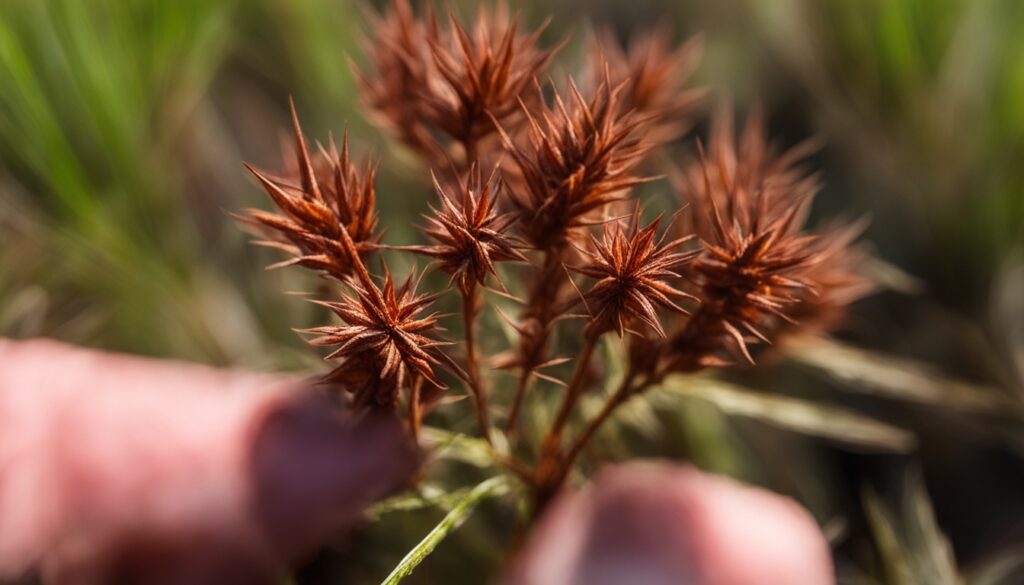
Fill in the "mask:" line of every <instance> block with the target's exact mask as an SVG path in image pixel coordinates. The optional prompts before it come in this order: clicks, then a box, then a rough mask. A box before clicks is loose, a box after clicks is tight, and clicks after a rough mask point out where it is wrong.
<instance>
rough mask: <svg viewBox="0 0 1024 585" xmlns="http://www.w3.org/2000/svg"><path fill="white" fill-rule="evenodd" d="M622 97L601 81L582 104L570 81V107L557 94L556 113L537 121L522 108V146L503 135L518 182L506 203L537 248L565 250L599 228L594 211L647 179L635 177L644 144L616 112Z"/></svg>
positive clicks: (626, 117) (628, 118)
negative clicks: (587, 229) (582, 232)
mask: <svg viewBox="0 0 1024 585" xmlns="http://www.w3.org/2000/svg"><path fill="white" fill-rule="evenodd" d="M621 91H622V85H619V86H616V87H612V86H611V84H610V83H609V82H608V80H607V78H606V79H605V81H604V82H603V83H602V84H601V86H600V87H599V88H598V89H597V91H596V92H595V94H594V96H593V98H592V99H591V100H590V101H587V100H586V99H585V98H584V97H583V96H582V95H581V94H580V92H579V90H578V89H577V88H576V84H575V82H574V81H573V80H572V79H570V80H569V92H570V99H569V103H568V104H566V103H565V102H564V101H563V100H562V98H561V96H559V95H558V94H557V93H556V94H555V108H554V109H552V108H550V107H548V106H543V107H542V108H541V111H540V113H539V114H538V113H533V112H531V111H530V110H529V109H528V108H527V107H526V106H525V104H524V105H523V106H522V107H523V111H524V112H525V114H526V116H527V119H528V121H529V123H530V130H529V143H528V144H526V145H519V144H517V143H516V142H515V141H514V140H513V139H512V137H511V136H510V135H509V134H508V133H507V132H506V131H505V130H504V129H501V136H502V140H503V142H504V144H505V148H506V150H508V151H509V152H510V153H511V154H512V156H513V157H514V158H515V160H516V163H517V165H518V166H519V169H520V171H521V172H522V176H523V182H524V188H523V189H522V190H518V191H515V192H513V194H512V195H513V197H512V203H513V204H514V205H515V208H516V211H517V213H518V214H519V220H520V227H521V230H522V231H523V234H524V236H525V237H526V239H527V241H529V243H531V244H532V245H534V246H535V247H536V248H538V249H541V250H550V249H557V248H559V247H562V246H564V245H565V244H566V243H567V241H568V240H569V238H570V236H571V234H572V233H573V232H574V231H575V230H577V229H578V228H581V227H584V226H588V225H593V224H595V223H598V222H596V221H595V220H594V218H593V217H592V212H594V211H596V210H598V209H600V208H601V207H603V206H605V205H607V204H608V203H611V202H613V201H617V200H620V199H623V198H625V196H626V191H627V190H628V189H629V188H630V187H633V186H635V185H636V184H638V183H641V182H643V181H644V180H645V179H644V178H643V177H642V176H640V175H639V174H637V173H636V172H634V171H635V169H636V167H637V165H638V164H639V163H640V161H641V159H642V158H643V156H644V155H645V154H646V153H647V151H648V150H649V149H650V145H649V144H647V143H645V142H643V141H641V140H640V139H639V138H638V136H637V135H638V132H637V130H638V128H639V127H640V122H638V121H637V120H636V119H635V118H634V117H633V116H632V115H630V114H629V113H625V114H624V113H622V112H621V110H620V108H619V105H618V104H619V102H618V100H619V95H620V93H621ZM537 92H538V94H539V93H540V92H541V90H540V88H539V87H538V88H537Z"/></svg>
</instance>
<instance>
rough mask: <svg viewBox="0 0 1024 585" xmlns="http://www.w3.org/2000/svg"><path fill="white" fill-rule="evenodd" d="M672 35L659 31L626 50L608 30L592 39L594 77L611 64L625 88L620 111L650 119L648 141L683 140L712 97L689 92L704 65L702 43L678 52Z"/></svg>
mask: <svg viewBox="0 0 1024 585" xmlns="http://www.w3.org/2000/svg"><path fill="white" fill-rule="evenodd" d="M671 36H672V35H671V34H670V31H669V29H668V28H667V27H659V28H657V29H655V30H653V31H649V32H647V33H645V34H641V35H638V36H637V37H636V38H634V39H631V41H630V43H629V45H628V46H627V47H626V48H623V46H622V45H621V44H620V43H619V42H618V40H617V39H616V38H615V35H614V34H613V33H612V32H611V31H607V30H606V31H603V32H601V33H599V34H598V35H596V36H595V37H594V38H593V42H592V47H591V50H590V55H591V56H592V58H591V61H590V64H591V67H590V75H591V77H592V78H594V79H601V76H602V75H603V73H604V67H605V65H606V64H607V66H608V68H609V70H610V73H611V80H612V82H613V83H621V82H625V83H626V85H625V88H624V89H623V92H622V99H621V100H620V108H622V110H623V111H630V110H632V111H634V112H636V113H637V114H638V115H640V116H642V117H646V118H648V119H649V120H650V124H649V128H648V130H647V132H646V139H647V140H649V141H651V142H656V143H665V142H670V141H672V140H675V139H677V138H679V137H680V136H682V135H683V133H685V132H686V130H687V129H688V128H689V127H690V125H691V123H692V119H691V116H692V115H693V113H694V110H695V109H696V107H697V105H698V104H699V102H700V100H701V98H703V97H704V95H705V94H706V93H707V92H706V91H705V90H704V89H691V88H687V87H686V84H687V82H688V81H689V79H690V77H691V76H692V74H693V72H694V71H695V70H696V68H697V65H698V64H699V62H700V59H701V54H702V52H703V40H702V39H701V38H700V37H694V38H692V39H690V40H689V41H687V42H685V43H683V44H682V45H679V46H678V47H676V46H675V44H674V43H673V42H672V38H671Z"/></svg>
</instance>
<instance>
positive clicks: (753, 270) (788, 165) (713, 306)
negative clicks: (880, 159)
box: [669, 114, 820, 370]
mask: <svg viewBox="0 0 1024 585" xmlns="http://www.w3.org/2000/svg"><path fill="white" fill-rule="evenodd" d="M729 116H730V117H731V114H729ZM760 124H761V122H760V120H759V119H757V118H752V120H751V121H750V123H749V124H748V127H747V130H746V131H745V132H744V139H743V140H742V141H741V147H740V148H741V150H740V153H739V154H738V153H737V152H736V149H735V146H734V144H735V143H734V142H733V141H732V138H731V123H730V122H727V121H726V119H725V118H722V117H720V118H719V119H718V120H717V122H716V127H715V129H714V130H713V133H714V134H713V135H714V138H713V142H712V156H713V157H714V158H713V159H712V160H707V159H706V158H705V157H704V155H703V152H701V157H700V160H699V161H698V162H696V163H695V165H694V166H693V167H692V168H691V169H690V172H689V173H688V174H687V177H688V178H689V182H688V183H686V184H685V185H684V198H685V199H686V200H687V201H690V202H692V203H693V204H694V207H695V211H694V216H695V223H696V226H697V233H698V234H699V235H700V237H701V238H702V240H703V245H704V251H703V252H702V253H701V254H700V256H698V258H697V259H696V260H695V261H694V263H693V270H694V276H693V280H694V281H695V283H696V291H695V292H696V295H697V296H698V297H699V298H700V300H701V308H700V311H698V312H697V313H696V314H695V315H694V316H693V318H691V319H690V321H689V322H688V323H687V324H686V326H685V327H684V328H683V329H682V330H681V331H680V332H679V333H677V334H676V335H675V336H674V337H673V339H672V347H671V348H669V351H670V352H671V355H672V356H673V357H672V359H674V364H673V366H672V369H681V370H693V369H698V368H700V367H704V366H709V365H722V364H724V363H728V361H727V360H725V359H724V358H723V356H722V355H720V351H719V350H720V349H721V347H722V345H723V343H724V342H725V341H726V340H729V341H730V342H731V346H732V349H733V350H734V352H735V353H738V354H740V355H742V356H743V357H744V358H745V359H746V360H747V361H749V362H753V358H752V357H751V354H750V351H749V349H748V344H749V343H752V342H756V341H762V342H769V338H768V337H767V335H766V329H767V328H769V327H771V326H772V325H773V324H775V323H777V322H778V321H780V320H781V321H783V322H791V321H793V319H792V318H791V317H790V315H789V313H790V312H791V311H792V310H793V309H794V306H795V305H796V304H797V303H799V302H800V301H801V300H802V299H803V298H805V297H806V295H807V294H810V293H811V292H812V283H811V282H810V278H809V275H810V271H811V270H812V268H813V267H814V266H815V264H816V263H817V262H819V261H820V257H819V254H817V252H818V251H819V247H818V245H817V244H816V236H814V235H807V234H803V233H801V231H800V229H801V227H802V223H803V220H804V217H805V215H806V206H807V204H808V203H809V201H810V199H811V197H812V196H813V195H814V192H815V191H816V190H817V182H816V181H815V180H814V179H813V178H804V176H803V175H802V173H801V172H800V171H799V169H798V168H795V167H794V166H793V165H794V164H795V163H796V162H798V161H799V159H800V156H801V155H800V152H799V151H790V152H787V153H784V154H782V155H781V156H776V155H774V153H773V152H772V150H771V148H770V147H769V145H768V144H766V143H765V142H764V133H763V130H762V128H761V126H760ZM726 132H728V134H726ZM740 155H742V156H740Z"/></svg>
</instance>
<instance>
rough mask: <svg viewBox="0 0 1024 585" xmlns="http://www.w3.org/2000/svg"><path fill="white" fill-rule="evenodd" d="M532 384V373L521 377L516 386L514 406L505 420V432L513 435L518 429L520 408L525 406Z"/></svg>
mask: <svg viewBox="0 0 1024 585" xmlns="http://www.w3.org/2000/svg"><path fill="white" fill-rule="evenodd" d="M529 384H530V375H529V373H528V372H527V373H526V375H524V376H520V377H519V384H518V385H517V386H516V395H515V397H514V398H513V399H512V408H511V409H509V411H508V420H506V421H505V434H506V435H509V436H511V435H512V433H514V432H515V430H516V421H517V420H518V418H519V409H521V408H522V406H523V398H524V397H525V396H526V390H527V388H526V387H527V386H528V385H529Z"/></svg>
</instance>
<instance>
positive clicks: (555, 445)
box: [538, 335, 599, 468]
mask: <svg viewBox="0 0 1024 585" xmlns="http://www.w3.org/2000/svg"><path fill="white" fill-rule="evenodd" d="M598 338H599V336H597V335H587V336H586V340H585V341H584V344H583V350H582V351H581V352H580V357H579V358H578V359H577V360H576V369H575V370H573V373H572V379H571V380H570V381H569V386H568V388H566V389H565V395H564V396H563V398H562V405H561V406H560V407H559V409H558V414H556V415H555V420H554V422H552V423H551V428H550V429H548V433H547V435H546V436H545V437H544V443H543V446H542V447H541V461H540V463H539V464H538V468H543V467H545V465H550V464H551V463H552V462H554V461H557V459H558V458H559V451H560V449H561V440H562V431H563V430H564V429H565V425H566V423H568V422H569V417H570V416H571V415H572V411H573V408H575V406H576V403H577V402H579V398H580V394H582V392H583V380H584V379H585V378H586V376H587V368H588V367H589V366H590V359H591V358H592V357H593V356H594V349H595V348H596V347H597V340H598Z"/></svg>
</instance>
